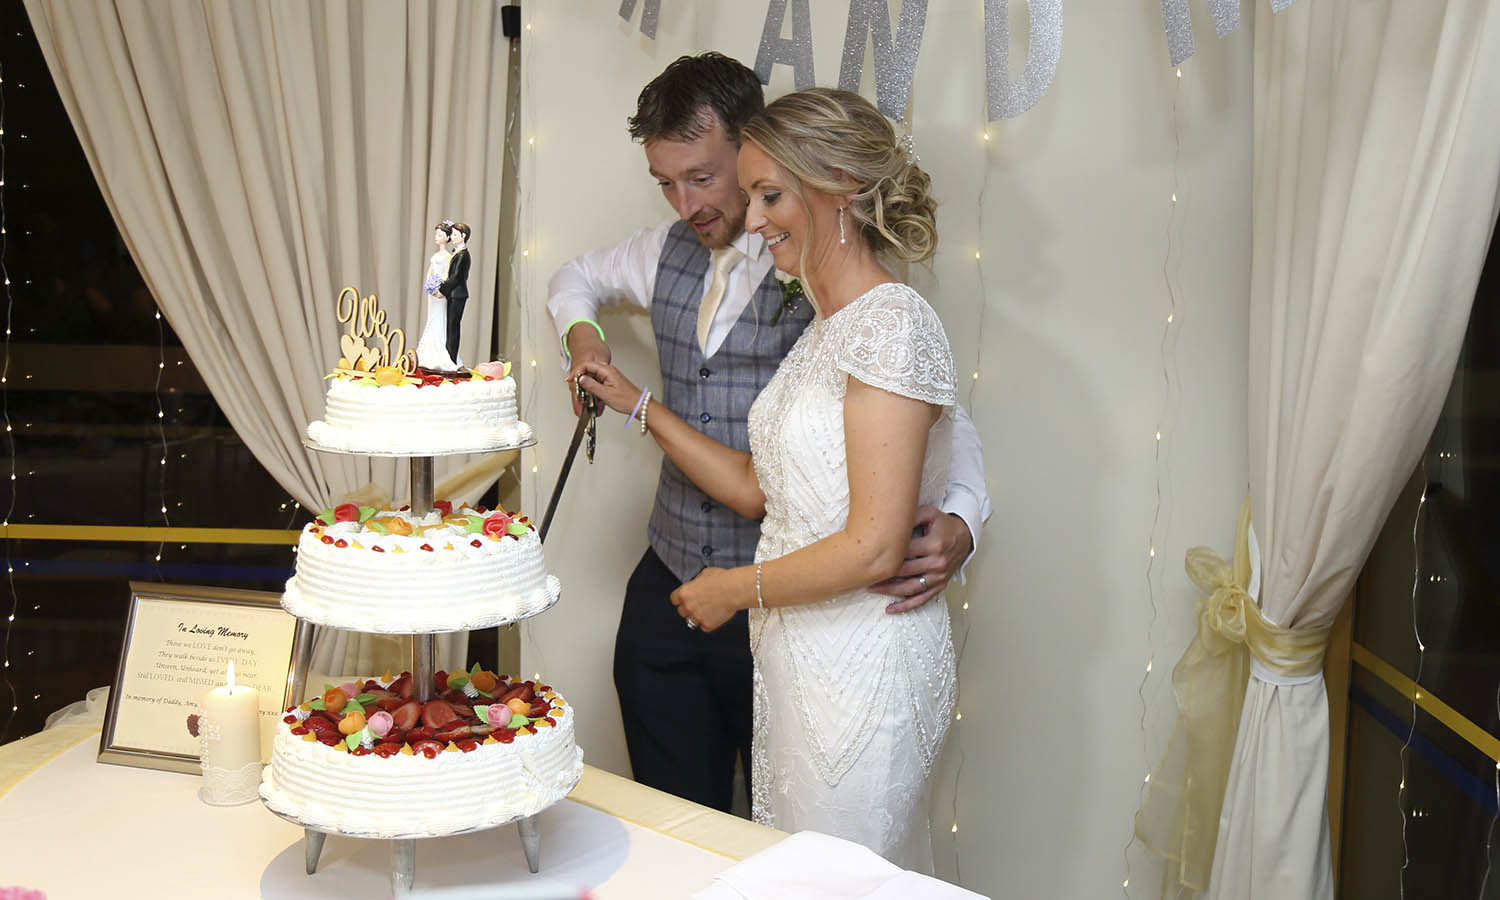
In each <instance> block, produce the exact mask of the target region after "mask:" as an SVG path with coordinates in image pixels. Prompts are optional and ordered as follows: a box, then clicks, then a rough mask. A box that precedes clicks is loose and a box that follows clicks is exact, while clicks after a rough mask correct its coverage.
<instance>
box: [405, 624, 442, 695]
mask: <svg viewBox="0 0 1500 900" xmlns="http://www.w3.org/2000/svg"><path fill="white" fill-rule="evenodd" d="M436 655H437V635H435V634H414V635H412V636H411V680H412V688H413V689H414V691H415V695H414V696H415V697H416V699H417V702H419V703H426V702H427V701H428V700H431V699H432V673H433V672H434V671H435V669H434V668H433V659H434V657H435V656H436Z"/></svg>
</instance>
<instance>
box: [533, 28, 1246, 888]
mask: <svg viewBox="0 0 1500 900" xmlns="http://www.w3.org/2000/svg"><path fill="white" fill-rule="evenodd" d="M892 5H893V6H895V5H898V4H892ZM1011 6H1012V7H1013V8H1012V10H1011V21H1012V28H1011V40H1012V51H1011V61H1012V66H1011V69H1012V71H1013V72H1015V73H1019V72H1020V70H1021V68H1022V66H1023V64H1024V60H1025V58H1026V38H1027V10H1026V6H1025V4H1023V3H1020V2H1016V3H1013V4H1011ZM765 7H766V4H765V3H743V4H712V5H710V4H690V3H683V2H673V0H666V2H664V3H663V4H662V12H661V20H660V26H659V31H658V34H657V39H656V40H655V41H651V40H648V39H646V38H645V37H643V36H642V35H641V34H640V33H639V30H638V28H637V26H636V25H635V24H634V23H626V22H624V21H623V20H621V19H620V18H619V17H618V15H616V9H617V4H614V3H603V2H562V0H552V2H549V3H546V4H532V5H530V6H528V7H526V10H525V14H524V16H525V18H524V20H525V22H527V23H529V24H530V25H531V29H530V30H528V31H525V32H524V38H523V40H524V42H525V44H524V51H523V52H524V53H525V57H524V61H523V73H524V74H523V79H524V88H523V93H524V95H525V112H524V119H523V128H522V132H523V134H522V143H521V152H522V172H523V174H522V191H523V193H522V196H521V197H520V202H521V210H522V211H521V216H520V218H521V234H520V236H519V243H520V246H522V247H524V248H525V249H526V250H527V255H526V256H525V257H524V260H525V262H523V263H522V265H521V271H520V275H519V278H520V297H521V307H522V309H521V312H520V315H521V316H522V332H523V334H524V337H523V343H522V346H521V347H520V348H518V351H517V352H518V359H519V362H520V364H521V365H520V371H521V374H522V375H523V377H524V376H528V375H529V376H532V377H529V378H524V385H523V390H524V401H523V413H524V415H525V416H526V418H527V419H528V420H529V421H531V422H532V423H533V424H535V425H536V426H537V428H538V434H539V442H538V445H537V447H536V448H535V450H534V451H528V454H527V457H526V463H527V469H526V473H527V475H528V477H529V479H530V481H529V483H528V484H527V486H526V488H525V489H524V491H523V497H524V499H525V501H526V504H527V507H528V508H529V509H530V510H532V511H534V513H535V514H538V515H539V514H540V513H541V511H542V510H543V509H544V508H545V504H546V501H547V496H548V494H549V492H550V490H551V487H552V484H553V482H554V480H555V478H556V474H557V470H558V464H559V463H560V460H561V456H562V453H563V451H564V450H565V449H566V446H567V441H568V438H569V436H570V434H571V430H572V418H571V413H570V411H569V410H568V409H567V407H566V395H565V392H564V387H563V384H562V380H561V374H560V371H559V369H558V362H557V354H556V339H555V335H554V334H553V333H552V328H551V324H550V322H549V321H548V320H547V318H546V315H545V310H544V308H543V305H544V303H545V299H546V296H545V288H546V282H547V278H548V277H549V276H550V274H551V273H552V271H553V270H554V269H555V268H556V267H557V266H558V265H559V264H560V263H561V262H563V261H564V260H566V259H567V258H569V257H571V256H573V255H575V254H577V253H579V252H581V251H583V250H585V249H587V248H589V247H593V246H596V245H602V244H606V243H612V242H614V241H617V240H619V239H621V238H622V237H624V236H625V235H626V234H627V233H628V232H630V231H631V230H633V229H635V228H637V227H641V226H644V225H647V224H651V223H654V222H656V221H660V220H661V219H663V218H666V217H669V216H671V210H670V209H669V207H668V206H667V205H666V203H665V202H664V201H663V200H662V199H661V197H660V194H659V192H658V191H657V189H656V186H655V184H654V182H653V181H652V179H651V178H649V177H648V175H647V173H646V165H645V160H644V156H643V154H642V152H641V150H640V148H639V147H637V146H635V145H633V144H631V143H630V141H629V138H628V136H627V135H626V133H625V127H624V126H625V117H626V116H627V115H628V114H629V113H630V112H631V111H633V108H634V100H635V95H636V94H637V93H638V92H639V90H640V88H641V87H642V86H643V85H644V84H645V83H646V82H647V81H649V80H650V79H651V77H653V76H654V75H655V74H656V73H657V72H659V71H660V70H661V69H662V68H663V67H664V66H665V65H666V64H667V63H668V62H670V61H671V60H672V59H673V58H675V57H676V56H677V55H678V54H680V53H686V52H697V51H700V50H704V49H719V50H722V51H724V52H726V53H729V54H730V55H733V56H736V57H738V58H740V59H742V60H744V61H745V62H746V63H747V64H753V62H754V58H755V53H756V49H757V46H758V44H759V38H760V33H761V28H762V24H763V21H764V15H765ZM847 9H848V4H847V3H842V2H839V3H835V2H827V3H823V2H819V3H816V4H813V21H812V31H813V36H814V56H815V66H816V71H817V80H818V83H819V84H833V83H835V82H836V80H837V77H838V69H839V62H840V54H841V49H842V44H843V40H844V26H845V16H846V14H847ZM1194 12H1195V14H1196V15H1195V18H1196V19H1197V20H1198V21H1196V22H1195V25H1196V37H1197V48H1198V52H1197V55H1196V56H1194V57H1193V58H1191V59H1189V60H1188V61H1187V62H1186V63H1185V64H1184V66H1183V69H1182V71H1183V78H1182V79H1181V80H1180V81H1179V79H1177V78H1176V77H1175V75H1174V70H1173V69H1172V67H1171V66H1170V65H1169V60H1168V55H1167V47H1166V40H1165V37H1164V35H1163V32H1162V21H1161V12H1160V8H1159V6H1158V4H1156V3H1138V4H1119V3H1110V2H1105V0H1075V2H1073V3H1069V4H1067V6H1066V10H1065V24H1064V34H1063V49H1062V57H1061V61H1060V63H1059V65H1058V68H1057V72H1056V77H1055V79H1054V81H1053V83H1052V85H1051V87H1050V89H1049V90H1048V91H1047V93H1046V95H1045V96H1044V97H1043V98H1042V100H1041V101H1040V102H1039V103H1038V104H1037V105H1036V106H1035V107H1034V108H1032V109H1031V110H1029V111H1028V112H1026V113H1025V114H1023V115H1021V116H1020V117H1018V118H1015V119H1011V120H1008V121H1003V122H996V123H992V124H990V125H988V126H986V124H985V122H984V108H985V100H984V85H985V73H984V45H983V40H984V38H983V34H984V31H983V3H982V2H980V0H965V2H958V0H932V2H931V3H929V6H928V14H927V24H926V33H925V36H924V38H923V43H922V53H921V56H920V59H919V62H918V67H917V73H916V77H915V82H914V85H913V88H912V99H911V104H910V108H911V121H912V123H913V131H914V135H915V141H916V148H917V151H918V153H919V154H920V155H921V162H922V165H923V166H924V168H926V169H928V171H930V172H931V173H932V174H933V177H934V180H935V183H936V190H937V193H938V196H939V198H940V199H941V200H942V202H943V205H942V208H941V210H940V215H939V229H940V233H941V244H942V249H941V252H940V254H939V256H938V258H937V260H936V262H935V263H934V264H933V265H932V266H931V268H930V270H928V269H920V268H919V269H913V270H912V271H911V272H910V273H909V277H910V279H911V280H912V282H913V283H914V284H915V285H916V286H917V287H918V288H919V289H920V290H922V291H923V292H924V294H925V295H926V296H927V297H928V298H929V299H930V300H931V302H932V303H933V305H934V306H935V307H936V308H937V310H938V311H939V313H940V314H942V316H943V320H944V323H945V325H946V327H947V331H948V334H949V337H950V339H951V341H952V344H953V349H954V353H955V358H956V360H957V361H958V366H959V370H960V372H961V373H963V376H964V378H965V379H968V385H969V386H971V387H972V391H971V392H969V393H968V394H967V396H966V397H965V403H966V405H967V406H968V407H969V409H970V411H971V413H972V415H973V418H974V420H975V422H976V423H977V425H978V428H979V430H980V434H981V437H982V438H983V440H984V445H985V460H986V465H987V469H988V482H989V491H990V495H991V498H992V499H993V501H994V503H995V506H996V510H997V511H996V513H995V515H994V518H992V519H991V520H990V522H989V525H988V527H987V528H986V530H985V531H984V536H983V540H982V543H981V547H980V550H979V553H978V556H977V559H976V561H975V563H974V564H973V566H972V568H971V570H970V571H971V577H970V580H969V584H968V586H967V587H966V588H964V589H956V590H953V591H950V596H949V601H950V603H951V604H952V609H953V612H954V617H955V618H954V622H955V633H956V636H957V637H958V639H959V640H960V646H961V648H962V657H961V676H960V682H961V691H962V696H961V702H960V710H961V712H962V714H963V718H962V720H961V722H959V723H956V724H957V727H956V729H955V731H954V732H953V736H952V737H951V738H950V742H949V743H950V747H949V750H950V752H949V754H948V758H947V759H946V760H945V762H944V767H943V770H942V773H941V777H940V778H939V789H938V796H937V797H936V798H935V800H934V826H935V827H934V838H935V842H936V852H937V858H938V865H939V869H940V872H941V873H942V874H944V875H946V876H947V877H950V878H956V879H957V880H959V881H961V883H963V884H964V885H966V886H968V887H970V888H972V889H974V890H977V891H981V892H983V893H986V894H991V895H995V896H1023V897H1069V898H1071V897H1100V896H1118V894H1116V893H1115V892H1117V891H1119V890H1120V888H1121V885H1122V882H1124V881H1125V879H1126V878H1127V877H1128V878H1129V879H1130V880H1131V884H1130V888H1129V889H1128V890H1127V892H1126V893H1128V894H1129V895H1132V896H1140V897H1146V896H1151V895H1152V890H1151V889H1152V887H1154V886H1155V885H1156V883H1157V881H1158V878H1159V870H1157V869H1155V868H1153V867H1152V866H1151V864H1150V863H1149V862H1148V861H1146V860H1145V858H1144V856H1143V854H1142V853H1141V851H1140V848H1139V845H1138V844H1134V845H1131V846H1129V848H1128V849H1127V845H1130V844H1131V820H1132V815H1133V813H1134V810H1135V806H1136V803H1137V800H1138V798H1139V793H1140V788H1141V784H1142V778H1143V776H1144V775H1145V774H1146V772H1147V771H1149V769H1150V768H1151V766H1152V764H1154V762H1155V761H1156V758H1157V756H1158V755H1159V754H1160V752H1161V750H1162V747H1163V745H1164V743H1165V739H1166V735H1167V734H1168V732H1169V731H1170V729H1171V726H1172V720H1173V716H1174V714H1175V710H1174V707H1173V706H1172V704H1171V699H1170V684H1169V675H1170V670H1171V665H1172V664H1173V663H1174V662H1175V661H1176V659H1177V657H1178V656H1179V655H1180V653H1181V651H1182V649H1183V647H1184V646H1185V645H1186V642H1187V639H1188V636H1189V635H1190V633H1191V630H1192V624H1193V623H1192V606H1193V603H1194V602H1195V600H1196V595H1195V592H1194V591H1193V589H1192V588H1191V586H1190V585H1189V584H1188V583H1187V580H1186V578H1185V576H1184V575H1183V572H1182V564H1181V561H1182V557H1183V552H1184V550H1185V549H1186V548H1187V547H1188V546H1191V545H1195V544H1210V545H1213V546H1215V547H1218V548H1221V549H1222V550H1225V551H1227V550H1228V548H1229V545H1230V542H1231V539H1232V537H1233V522H1234V516H1235V513H1236V510H1237V508H1238V505H1239V502H1240V500H1241V498H1242V497H1243V495H1244V492H1245V490H1246V459H1245V455H1246V451H1245V442H1246V433H1245V418H1246V415H1245V402H1246V401H1245V366H1246V360H1245V356H1246V350H1245V333H1246V320H1247V315H1246V306H1247V302H1248V300H1247V296H1248V269H1249V259H1248V255H1249V172H1250V71H1249V70H1250V37H1251V30H1252V29H1251V27H1250V26H1251V22H1250V21H1249V17H1250V16H1251V15H1252V14H1253V10H1252V9H1251V8H1249V6H1247V7H1246V8H1245V9H1244V15H1245V18H1246V21H1245V23H1244V24H1243V25H1242V26H1241V28H1240V29H1239V31H1237V32H1234V33H1232V34H1230V35H1229V36H1227V37H1225V38H1223V39H1219V38H1217V37H1215V35H1214V34H1213V28H1212V23H1211V20H1210V18H1209V16H1208V12H1207V7H1206V5H1204V6H1203V8H1202V9H1197V8H1195V9H1194ZM637 15H639V14H637ZM873 72H874V66H873V63H872V62H871V61H869V60H868V59H867V61H866V64H865V84H864V86H863V88H862V90H863V91H864V92H865V94H866V96H871V97H873V94H874V88H873V81H872V76H873ZM791 87H792V85H791V73H790V70H789V69H787V68H786V67H778V68H777V69H776V70H775V72H774V73H773V77H772V81H771V84H770V86H769V87H768V89H767V93H768V96H770V97H774V96H776V95H779V94H781V93H784V92H786V91H788V90H790V89H791ZM986 130H987V131H988V133H989V135H990V139H989V140H988V141H985V140H983V137H982V135H983V134H984V133H985V131H986ZM528 139H534V140H535V143H534V144H528V143H526V141H527V140H528ZM1174 191H1175V192H1176V194H1177V197H1178V202H1177V203H1176V204H1175V211H1174V205H1173V203H1172V201H1171V199H1170V198H1171V196H1172V194H1173V193H1174ZM976 252H978V253H979V254H980V258H979V259H978V260H976V258H975V253H976ZM1169 285H1170V290H1169ZM1169 313H1171V314H1172V315H1173V316H1174V320H1173V324H1172V325H1171V326H1170V327H1169V326H1168V325H1167V323H1166V318H1167V316H1168V314H1169ZM648 324H649V323H648V322H647V321H646V320H645V318H644V317H643V316H639V315H636V316H629V315H613V316H610V317H608V318H606V319H605V321H604V327H605V328H606V330H607V331H608V332H609V334H610V338H611V344H612V346H613V347H614V349H615V354H616V362H617V364H619V365H620V366H621V368H622V369H624V370H625V371H626V372H628V373H629V374H631V375H632V376H633V377H634V378H636V379H637V380H641V381H645V382H646V383H659V377H658V375H657V373H656V371H655V361H654V351H653V350H652V349H651V341H650V334H649V328H648ZM533 359H534V360H536V367H535V369H532V368H531V367H530V362H531V360H533ZM976 371H977V372H978V376H979V377H978V379H977V380H973V379H971V378H970V376H971V375H972V373H974V372H976ZM1158 428H1160V430H1161V433H1162V436H1163V440H1162V441H1161V442H1160V444H1158V442H1157V441H1156V439H1155V433H1156V432H1157V430H1158ZM658 460H659V455H658V453H657V452H656V451H655V448H654V446H653V445H652V444H651V443H650V442H649V441H647V440H643V439H641V438H639V437H638V436H637V435H636V434H635V433H634V432H630V433H627V432H623V431H622V430H621V423H620V419H619V418H618V417H616V416H612V417H610V418H607V419H605V420H603V421H602V422H601V425H600V436H599V460H598V462H597V463H596V464H595V465H594V466H593V467H589V466H588V465H587V464H586V463H583V462H582V461H581V460H580V463H579V464H578V465H577V466H575V468H574V470H573V474H572V476H571V479H570V481H569V484H568V488H567V492H566V495H565V497H564V499H563V501H562V505H561V507H560V509H559V512H558V517H557V521H556V523H555V525H554V529H553V531H552V533H551V535H550V536H549V540H548V556H549V561H550V563H551V565H552V566H553V568H554V570H555V571H557V573H558V575H559V577H561V578H562V580H563V584H564V600H563V602H562V604H561V605H560V606H559V607H558V609H557V610H556V611H554V612H552V613H549V614H548V615H546V616H542V617H540V618H538V619H537V620H535V621H534V622H532V623H528V624H527V625H526V626H524V633H523V637H522V653H523V657H524V658H525V659H526V666H527V668H528V669H530V668H535V669H536V670H537V671H542V672H547V673H553V674H551V675H549V676H548V677H549V678H552V679H553V680H555V682H556V683H558V684H559V685H560V686H562V687H564V688H565V690H566V691H567V694H568V696H569V697H570V699H572V700H573V701H574V702H575V703H576V705H577V706H578V707H579V709H580V711H581V712H582V713H583V714H584V715H583V716H582V718H581V721H582V722H583V723H584V724H583V726H582V727H581V728H580V739H581V741H582V744H583V746H584V747H585V751H586V754H587V758H588V760H589V761H590V762H591V763H593V764H595V765H599V766H603V767H604V768H608V769H611V770H614V771H617V772H626V771H628V765H627V762H626V758H625V753H624V745H623V738H622V736H621V732H620V725H619V718H618V711H617V708H616V701H615V697H614V691H613V686H612V683H611V680H610V653H611V647H612V644H613V639H614V631H615V626H616V623H617V621H618V615H619V602H620V597H621V595H622V593H623V586H624V580H625V578H626V576H627V575H628V573H629V572H630V570H631V568H632V567H633V565H634V563H635V562H636V560H637V559H638V558H639V555H640V553H641V551H642V550H643V549H644V546H645V537H644V522H645V518H646V515H647V512H648V510H649V505H650V497H651V494H652V489H653V487H654V484H655V477H656V468H657V464H658ZM532 464H535V465H536V466H537V468H538V472H537V473H536V474H535V475H531V474H530V466H531V465H532ZM1153 546H1154V547H1155V551H1156V555H1155V557H1152V556H1151V555H1150V550H1151V548H1152V547H1153ZM1148 565H1149V569H1148ZM1148 579H1149V584H1148ZM965 602H967V603H968V604H969V607H968V609H964V608H963V604H964V603H965ZM1148 660H1150V661H1151V662H1152V669H1151V671H1150V674H1149V675H1148V674H1147V671H1146V665H1147V662H1148ZM955 792H956V795H957V796H958V797H959V798H960V799H959V800H958V801H957V803H956V804H955V802H954V797H955ZM955 821H956V822H957V824H958V826H959V830H958V832H957V833H953V832H952V831H951V826H952V825H953V824H954V822H955ZM1127 860H1128V863H1127Z"/></svg>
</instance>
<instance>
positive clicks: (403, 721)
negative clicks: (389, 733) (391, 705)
mask: <svg viewBox="0 0 1500 900" xmlns="http://www.w3.org/2000/svg"><path fill="white" fill-rule="evenodd" d="M388 712H390V714H391V718H392V719H393V720H394V721H395V723H396V727H397V728H411V727H412V726H413V725H416V724H417V721H418V720H419V719H421V718H422V704H420V703H418V702H417V701H415V700H409V701H407V702H406V703H403V704H402V705H401V706H398V707H397V708H395V709H393V710H388Z"/></svg>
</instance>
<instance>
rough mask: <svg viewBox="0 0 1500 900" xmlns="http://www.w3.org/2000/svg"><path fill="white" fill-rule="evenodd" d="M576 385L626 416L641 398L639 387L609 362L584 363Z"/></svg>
mask: <svg viewBox="0 0 1500 900" xmlns="http://www.w3.org/2000/svg"><path fill="white" fill-rule="evenodd" d="M578 386H579V387H581V388H583V389H584V390H586V391H588V392H589V393H590V394H593V395H594V396H595V397H598V398H599V399H600V400H603V401H604V405H605V406H608V407H609V408H610V409H612V410H614V411H615V412H617V413H621V414H623V415H627V416H628V415H630V412H631V410H633V409H635V405H636V404H637V403H639V402H640V399H641V390H640V388H638V387H636V386H635V385H634V384H631V383H630V379H628V378H626V377H625V376H624V375H622V374H620V370H619V369H616V368H615V367H614V366H612V365H610V364H609V363H601V362H590V363H585V364H584V366H583V371H582V372H580V373H579V374H578Z"/></svg>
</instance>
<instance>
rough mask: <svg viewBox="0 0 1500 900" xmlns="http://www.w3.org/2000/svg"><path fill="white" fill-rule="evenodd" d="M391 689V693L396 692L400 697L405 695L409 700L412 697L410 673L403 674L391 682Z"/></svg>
mask: <svg viewBox="0 0 1500 900" xmlns="http://www.w3.org/2000/svg"><path fill="white" fill-rule="evenodd" d="M389 690H390V692H391V693H393V694H395V695H396V696H398V697H404V698H406V699H407V700H410V699H411V676H410V675H402V676H401V677H400V678H397V679H396V680H395V681H393V682H391V686H390V688H389Z"/></svg>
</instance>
